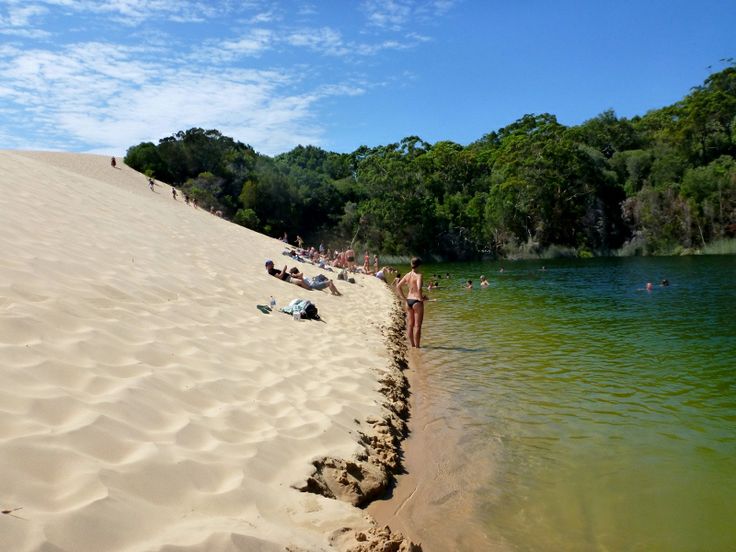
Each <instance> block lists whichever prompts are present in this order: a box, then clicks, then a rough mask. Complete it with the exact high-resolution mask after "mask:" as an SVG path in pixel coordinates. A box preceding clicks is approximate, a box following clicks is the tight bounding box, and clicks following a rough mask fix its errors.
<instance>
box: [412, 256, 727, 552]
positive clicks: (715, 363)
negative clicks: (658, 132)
mask: <svg viewBox="0 0 736 552" xmlns="http://www.w3.org/2000/svg"><path fill="white" fill-rule="evenodd" d="M501 267H503V268H504V270H503V271H502V272H500V268H501ZM402 272H403V271H402ZM423 273H424V275H425V276H424V279H425V283H426V282H427V281H428V280H429V279H430V278H431V277H432V275H433V274H440V275H441V276H442V279H441V281H440V288H439V289H437V290H432V291H430V292H428V295H429V296H430V298H431V299H436V301H433V302H431V303H428V304H427V305H426V309H425V326H424V337H423V349H422V350H421V351H420V352H419V353H418V355H417V358H418V360H419V362H418V368H419V373H418V376H417V379H418V385H417V386H415V389H414V392H415V393H418V394H420V402H421V403H422V405H423V406H422V408H423V409H424V410H425V411H424V414H423V418H424V419H425V420H426V419H429V420H432V423H431V425H429V426H427V427H426V428H425V430H424V431H425V432H426V434H427V435H426V438H427V442H428V443H429V446H428V449H427V450H428V452H429V453H428V454H426V455H425V456H424V457H423V459H422V462H424V465H423V468H422V469H421V470H420V471H421V472H422V473H421V474H419V477H420V478H422V477H423V478H425V480H426V479H427V478H429V479H431V481H430V483H431V487H432V488H433V489H434V490H433V491H432V495H433V496H431V497H429V498H427V500H426V504H425V507H423V508H422V511H421V513H418V514H415V516H418V517H414V519H413V525H414V528H415V529H416V531H417V533H418V536H419V537H420V538H421V540H422V541H423V542H424V543H425V546H426V547H427V549H428V550H429V551H430V552H431V551H432V550H435V549H436V550H441V549H443V548H444V549H446V548H445V547H447V546H450V548H451V549H456V550H474V549H477V547H478V545H479V543H484V545H485V544H488V545H492V546H494V547H496V548H498V549H508V550H581V551H582V550H586V551H587V550H648V551H651V550H667V551H672V550H683V551H685V550H734V549H736V524H734V520H735V519H736V500H734V497H735V496H736V319H735V317H734V310H735V309H736V256H698V257H645V258H598V259H587V260H578V259H574V260H545V261H518V262H474V263H442V264H436V265H431V264H430V265H426V266H424V267H423ZM446 273H449V274H450V278H449V279H448V278H446V277H445V275H446ZM481 274H484V275H486V276H487V277H488V279H489V280H490V285H489V286H488V287H486V288H480V287H479V286H478V278H479V276H480V275H481ZM467 279H472V280H473V281H474V289H472V290H466V289H464V288H463V284H464V282H465V281H466V280H467ZM663 279H666V280H668V283H669V285H666V286H662V285H660V282H661V280H663ZM647 282H652V283H653V289H651V290H650V291H647V289H646V283H647ZM426 482H427V481H425V483H426Z"/></svg>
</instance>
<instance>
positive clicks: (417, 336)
mask: <svg viewBox="0 0 736 552" xmlns="http://www.w3.org/2000/svg"><path fill="white" fill-rule="evenodd" d="M411 310H413V311H414V346H415V347H416V348H417V349H419V347H420V345H419V343H420V342H421V341H422V321H423V320H424V303H422V302H419V303H414V306H413V307H412V308H411Z"/></svg>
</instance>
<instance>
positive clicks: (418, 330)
mask: <svg viewBox="0 0 736 552" xmlns="http://www.w3.org/2000/svg"><path fill="white" fill-rule="evenodd" d="M421 264H422V260H421V259H420V258H418V257H414V258H413V259H412V260H411V272H409V273H407V274H406V275H405V276H404V277H403V278H401V280H399V283H398V285H397V286H396V291H397V293H398V294H399V297H401V299H402V300H403V301H406V333H407V334H408V335H409V343H411V346H412V347H416V348H417V349H418V348H419V346H420V345H419V342H420V341H421V339H422V320H423V319H424V302H423V298H422V285H423V282H422V274H421V273H420V272H418V271H417V269H418V268H419V267H420V266H421ZM404 286H408V288H409V292H408V293H407V294H406V295H404Z"/></svg>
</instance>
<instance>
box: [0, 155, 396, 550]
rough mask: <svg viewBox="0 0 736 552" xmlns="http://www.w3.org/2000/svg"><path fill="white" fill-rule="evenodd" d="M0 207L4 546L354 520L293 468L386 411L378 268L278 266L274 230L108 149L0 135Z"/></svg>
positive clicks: (140, 540)
mask: <svg viewBox="0 0 736 552" xmlns="http://www.w3.org/2000/svg"><path fill="white" fill-rule="evenodd" d="M0 224H2V232H0V251H1V252H2V254H1V255H0V466H2V468H3V475H2V479H1V480H0V506H2V510H3V511H5V512H8V513H5V514H3V515H0V525H1V527H0V550H13V551H23V550H45V551H52V550H53V551H56V552H60V551H68V552H86V551H89V552H99V551H123V550H124V551H126V552H129V551H138V550H141V551H143V550H146V551H148V550H169V551H173V550H179V551H184V550H187V551H188V550H217V551H229V550H264V551H269V550H284V549H286V548H287V547H289V549H292V550H328V549H330V545H329V542H328V535H329V534H330V533H331V532H333V531H336V530H338V529H339V528H341V527H344V526H353V527H363V526H367V525H366V524H367V521H366V518H365V516H364V515H363V513H362V512H361V511H360V510H357V509H355V508H353V507H351V506H349V505H347V504H345V503H340V502H337V501H334V500H329V499H326V498H324V497H321V496H316V495H311V494H305V493H301V492H299V491H297V490H295V489H294V486H295V485H299V484H300V483H303V482H304V481H305V479H306V478H307V477H308V476H309V475H310V473H311V470H312V464H311V462H312V461H313V460H314V459H317V458H321V457H324V456H335V457H343V458H349V457H351V455H353V454H354V453H355V452H356V450H357V438H358V437H357V433H358V431H360V430H361V424H363V423H365V422H364V420H365V419H366V418H367V417H369V416H375V415H378V414H380V411H381V407H380V403H381V396H380V395H379V393H378V384H377V379H378V378H377V374H379V375H380V373H382V371H384V370H386V369H387V365H388V358H387V352H386V349H385V345H384V342H383V337H382V336H381V327H380V326H381V324H382V323H383V322H384V320H385V319H386V314H387V312H388V311H389V309H390V308H391V301H392V300H391V296H390V294H389V293H388V292H387V290H386V289H385V288H384V287H383V286H382V284H381V283H380V282H378V281H377V280H375V279H370V278H367V277H366V278H359V279H358V282H357V283H356V284H353V285H351V284H347V283H343V282H337V285H338V287H339V288H340V289H341V290H342V291H343V293H344V296H343V297H333V296H331V295H329V294H328V293H327V292H319V291H312V292H308V291H304V290H301V289H300V288H297V287H296V286H294V285H291V284H287V283H283V282H279V281H277V280H275V279H274V278H271V277H269V276H268V275H267V274H266V273H265V270H264V268H263V261H264V259H265V258H273V259H274V260H275V262H276V264H277V265H279V264H280V265H283V264H286V263H285V261H286V260H287V259H286V257H284V256H282V255H281V252H282V250H283V247H282V244H281V243H280V242H278V241H276V240H274V239H271V238H267V237H264V236H262V235H260V234H256V233H254V232H251V231H249V230H247V229H244V228H242V227H239V226H236V225H234V224H231V223H228V222H227V221H224V220H222V219H219V218H217V217H215V216H213V215H210V214H209V213H207V212H204V211H202V210H197V209H194V208H192V207H188V206H186V205H184V203H183V201H175V200H174V199H173V198H172V196H171V188H170V187H169V186H167V185H165V184H163V183H157V186H156V187H155V192H151V191H150V190H149V189H148V185H147V182H146V179H145V178H144V177H143V176H142V175H140V174H139V173H136V172H134V171H133V170H131V169H130V168H128V167H126V166H124V165H123V164H122V163H119V164H118V168H117V169H114V168H112V167H111V166H110V164H109V158H107V157H102V156H95V155H83V154H64V153H36V152H10V151H0ZM302 268H304V270H305V272H306V273H307V274H308V275H315V274H317V273H318V271H317V270H315V267H313V266H310V265H307V266H303V267H302ZM271 295H273V296H274V297H275V298H276V299H277V301H278V304H279V305H284V304H286V303H287V302H288V301H289V300H291V299H293V298H295V297H306V298H308V299H310V300H312V301H313V302H315V303H316V304H317V305H318V307H319V309H320V312H321V313H322V315H323V318H324V322H322V323H318V322H306V321H305V322H295V321H294V320H293V319H292V318H291V317H290V316H286V315H284V314H280V313H274V314H270V315H264V314H262V313H261V312H259V311H258V310H257V309H256V304H258V303H264V302H266V301H267V300H268V298H269V296H271ZM16 508H17V509H16ZM11 510H12V511H11Z"/></svg>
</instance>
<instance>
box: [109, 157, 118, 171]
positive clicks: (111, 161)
mask: <svg viewBox="0 0 736 552" xmlns="http://www.w3.org/2000/svg"><path fill="white" fill-rule="evenodd" d="M110 165H111V166H112V168H113V169H114V168H115V167H116V166H117V161H115V158H114V157H113V158H112V159H111V160H110Z"/></svg>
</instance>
